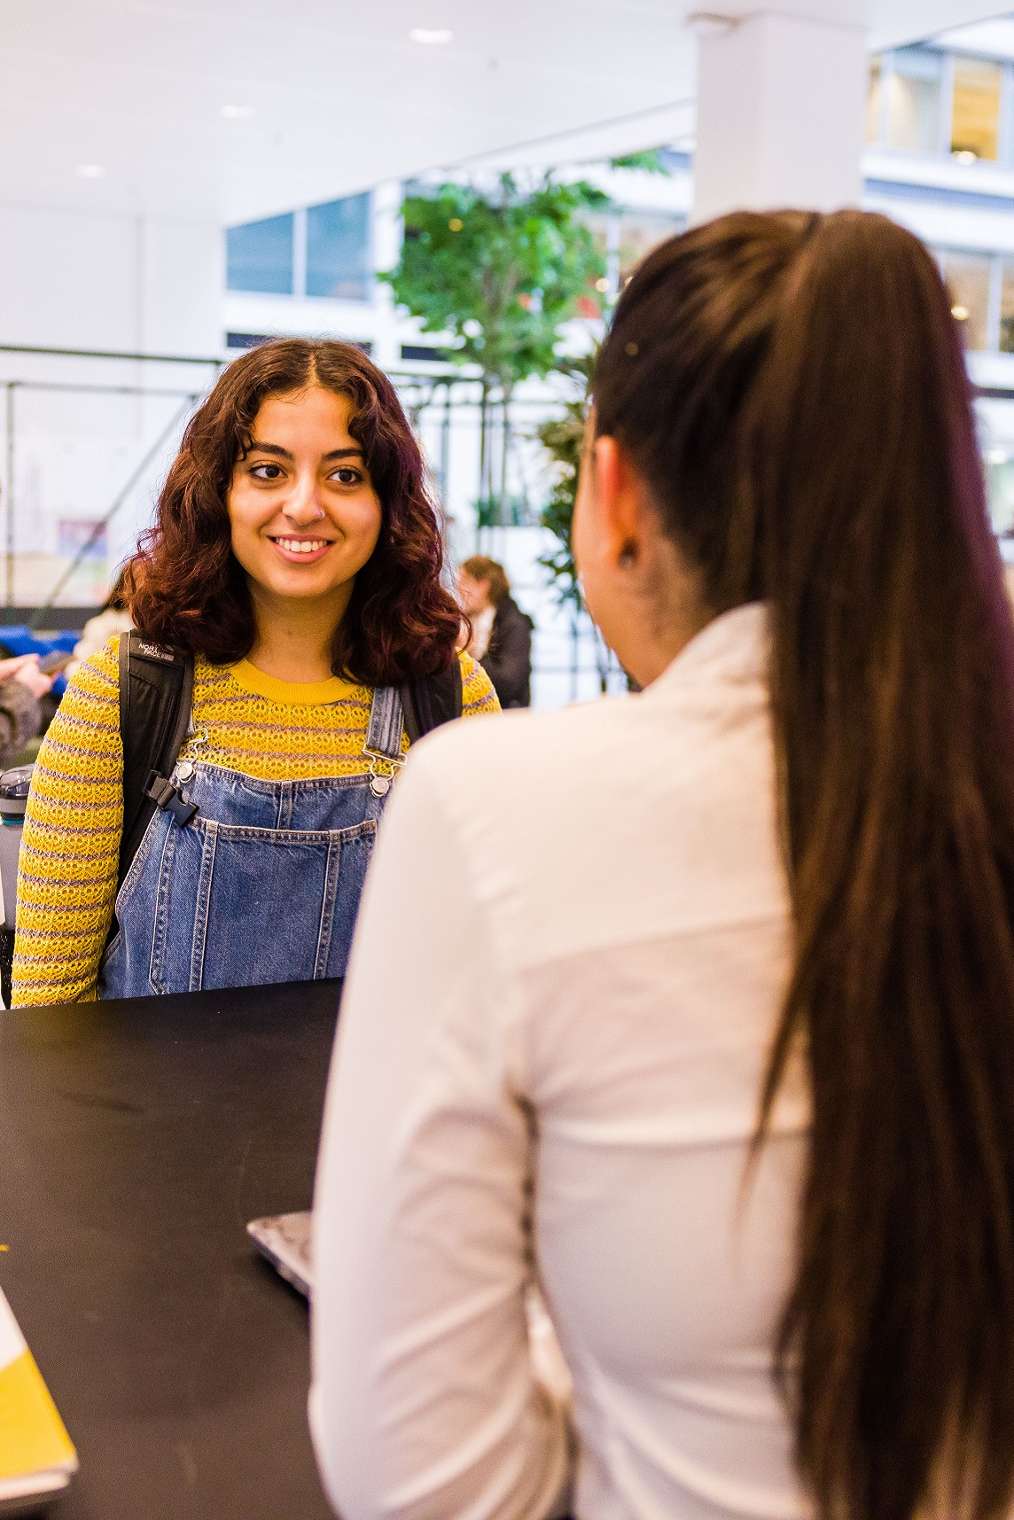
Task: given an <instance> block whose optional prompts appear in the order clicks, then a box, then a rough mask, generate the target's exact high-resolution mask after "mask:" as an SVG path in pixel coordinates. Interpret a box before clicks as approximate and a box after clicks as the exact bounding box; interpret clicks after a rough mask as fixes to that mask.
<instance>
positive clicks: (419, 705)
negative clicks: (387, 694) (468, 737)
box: [399, 655, 462, 744]
mask: <svg viewBox="0 0 1014 1520" xmlns="http://www.w3.org/2000/svg"><path fill="white" fill-rule="evenodd" d="M399 695H400V697H401V707H402V712H403V713H404V715H405V730H406V732H407V734H408V742H409V743H410V744H414V743H415V742H416V740H417V739H421V738H422V736H423V734H428V733H431V732H432V731H433V729H435V728H440V726H441V725H442V724H444V723H453V721H454V719H455V718H460V717H461V704H462V692H461V661H460V660H459V659H458V657H457V655H455V656H454V659H453V660H452V661H451V663H450V664H449V665H448V666H447V668H446V669H445V670H439V671H437V673H436V675H434V676H420V677H418V678H417V679H416V680H415V681H408V682H406V684H405V685H404V686H402V687H401V688H400V691H399Z"/></svg>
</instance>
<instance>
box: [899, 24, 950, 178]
mask: <svg viewBox="0 0 1014 1520" xmlns="http://www.w3.org/2000/svg"><path fill="white" fill-rule="evenodd" d="M893 62H894V68H893V71H892V74H891V77H890V81H889V87H888V98H887V142H888V146H889V147H891V148H901V149H902V150H903V151H905V152H908V153H936V152H938V151H939V149H940V111H941V102H942V98H943V96H942V86H941V80H942V75H943V59H942V57H941V55H940V54H939V53H933V52H930V51H929V49H927V48H914V47H913V48H900V49H899V50H898V52H896V53H895V54H894V58H893Z"/></svg>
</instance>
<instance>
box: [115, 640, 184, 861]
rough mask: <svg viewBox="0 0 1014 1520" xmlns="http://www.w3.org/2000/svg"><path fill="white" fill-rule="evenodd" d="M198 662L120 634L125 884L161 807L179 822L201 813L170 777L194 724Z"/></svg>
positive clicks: (122, 853) (150, 642)
mask: <svg viewBox="0 0 1014 1520" xmlns="http://www.w3.org/2000/svg"><path fill="white" fill-rule="evenodd" d="M193 689H194V662H193V660H192V658H190V656H188V655H184V654H181V653H180V652H179V651H178V650H174V649H167V648H166V647H165V645H163V644H156V643H154V642H153V641H152V640H151V639H147V638H145V637H144V636H143V635H142V634H139V633H135V632H130V633H124V634H121V635H120V737H121V739H122V741H123V835H122V839H121V844H120V873H119V880H120V881H121V882H122V881H123V878H124V877H125V876H126V874H127V872H128V871H129V869H130V863H131V861H132V860H133V858H134V856H135V855H136V854H137V851H138V847H139V845H140V843H141V840H142V839H143V838H144V833H145V830H146V829H147V827H148V824H149V823H150V822H151V818H152V814H153V813H154V812H155V809H156V808H157V807H169V808H171V809H172V811H173V812H174V813H175V814H176V816H177V818H178V821H179V822H180V823H186V822H189V820H190V819H191V818H192V817H193V816H194V813H195V812H196V811H197V809H196V808H194V807H193V806H191V805H190V804H186V803H183V802H182V800H181V799H180V798H179V797H178V795H177V793H176V788H175V787H174V786H173V785H172V782H171V781H170V780H169V777H170V776H171V775H172V769H173V766H174V765H175V764H176V756H177V755H178V754H179V752H180V750H181V749H182V748H183V744H184V742H185V740H186V737H187V730H188V729H189V727H190V708H191V701H192V697H193Z"/></svg>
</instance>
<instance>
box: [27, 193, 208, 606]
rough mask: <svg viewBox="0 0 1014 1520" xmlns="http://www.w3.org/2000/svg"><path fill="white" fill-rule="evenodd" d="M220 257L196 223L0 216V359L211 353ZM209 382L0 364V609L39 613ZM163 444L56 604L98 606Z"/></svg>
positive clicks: (43, 212) (191, 375) (180, 374)
mask: <svg viewBox="0 0 1014 1520" xmlns="http://www.w3.org/2000/svg"><path fill="white" fill-rule="evenodd" d="M222 245H223V238H222V232H221V229H220V228H219V227H218V226H216V225H214V224H212V223H208V222H187V221H183V220H177V219H169V218H157V217H132V216H118V215H106V214H84V213H79V212H75V211H67V210H53V209H45V208H41V209H40V208H28V207H21V206H9V205H0V344H11V345H27V346H32V347H45V348H61V349H88V350H101V351H119V352H126V353H132V354H151V353H156V354H184V355H191V354H192V355H195V356H204V355H209V356H210V355H215V354H218V353H220V352H221V349H222V290H223V285H224V269H223V246H222ZM214 374H215V369H214V367H213V366H212V365H209V364H188V365H176V364H149V363H139V362H126V361H119V360H115V361H114V360H108V359H83V358H55V357H52V356H46V355H34V354H11V353H4V352H2V351H0V441H2V452H0V547H2V548H3V549H4V550H6V549H7V548H8V547H13V548H14V550H15V551H16V553H17V556H18V560H17V565H16V569H15V572H14V574H13V576H11V577H9V576H8V574H7V573H6V555H4V556H3V572H4V573H3V574H0V601H2V600H9V601H12V602H15V603H36V602H38V601H40V600H45V599H47V598H48V595H49V593H50V591H51V590H52V589H53V588H54V587H55V585H56V582H57V581H58V579H59V578H60V576H61V574H62V572H63V570H64V569H65V568H66V567H67V565H68V564H69V562H70V560H71V559H72V558H73V555H74V551H75V547H76V546H77V545H78V544H79V543H80V542H81V540H82V537H83V536H84V535H85V534H87V532H88V525H90V524H92V523H94V522H95V521H97V520H98V519H99V518H101V517H103V516H104V515H105V514H106V512H107V510H108V509H109V507H110V506H111V504H112V503H113V502H114V500H116V498H117V497H118V496H119V495H120V494H121V492H123V490H124V488H125V487H126V486H127V485H128V483H129V482H130V481H131V478H132V477H133V476H134V475H135V474H138V471H139V467H140V466H141V465H142V463H143V462H144V461H145V458H146V456H147V455H148V454H149V453H151V452H152V448H153V445H155V444H156V443H157V441H158V440H159V438H160V436H161V435H162V434H163V433H165V432H166V429H167V427H168V426H169V424H170V423H171V422H172V420H173V418H174V417H175V416H176V415H177V414H178V413H180V412H181V410H182V409H184V408H185V407H186V405H187V401H186V398H187V396H188V395H193V394H197V393H200V392H202V391H203V390H204V389H205V388H206V386H207V384H208V383H209V381H211V380H212V379H213V378H214ZM12 382H14V384H13V388H12V385H11V383H12ZM162 392H164V393H165V394H156V393H162ZM12 413H13V416H14V428H13V477H12V478H11V479H8V478H7V477H8V475H9V474H10V460H11V457H12V451H11V447H10V439H9V437H8V419H9V418H10V416H11V415H12ZM178 431H179V429H178V427H175V428H170V430H169V432H168V434H167V436H166V437H165V440H164V443H163V444H162V446H161V447H158V448H156V449H155V450H154V452H153V453H152V457H151V458H150V460H148V462H147V464H145V465H144V468H143V469H140V473H139V474H138V478H137V480H136V482H135V483H134V484H133V486H132V487H131V489H130V490H129V492H128V493H127V497H126V499H125V501H124V503H123V505H122V506H121V508H120V509H119V510H118V512H117V513H116V515H115V517H114V519H113V520H112V522H111V523H110V525H109V529H108V531H107V532H106V533H105V535H104V539H103V544H104V547H103V548H102V549H101V552H99V553H97V554H92V555H91V556H90V557H89V560H88V562H87V563H86V564H85V565H84V566H83V567H82V569H81V570H80V571H79V572H78V573H77V574H76V575H75V578H74V581H73V583H72V584H71V586H70V587H68V591H67V594H65V595H64V596H63V597H62V598H61V600H63V601H82V602H88V601H92V600H94V599H95V598H96V597H97V596H99V595H101V594H104V584H105V581H106V576H107V572H108V570H109V569H110V568H111V567H112V566H113V565H115V564H116V562H117V561H118V560H119V559H121V558H122V557H123V555H124V554H125V553H127V552H129V550H130V549H131V548H132V547H133V544H134V542H135V541H136V537H137V534H138V532H139V531H140V530H141V529H142V528H143V527H145V526H146V525H147V523H148V521H149V520H150V516H151V507H152V502H153V499H154V495H155V492H156V491H157V489H158V484H159V480H160V478H161V475H162V474H163V472H164V470H165V467H166V464H167V462H168V459H169V457H171V452H172V449H173V447H174V445H175V442H176V439H177V437H178Z"/></svg>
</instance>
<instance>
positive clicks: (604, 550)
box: [592, 434, 652, 565]
mask: <svg viewBox="0 0 1014 1520" xmlns="http://www.w3.org/2000/svg"><path fill="white" fill-rule="evenodd" d="M592 467H593V470H594V473H595V506H596V518H597V521H596V530H597V533H596V536H597V538H598V543H599V549H600V553H601V557H602V559H604V560H605V561H607V562H608V563H611V564H614V565H618V564H620V563H621V562H626V563H631V562H632V560H636V559H637V558H639V557H640V555H641V553H642V552H643V549H644V540H645V534H646V532H647V531H648V530H649V529H650V527H651V525H652V523H651V509H650V504H649V501H648V492H647V487H646V486H645V484H644V481H643V480H642V478H641V476H640V475H639V473H638V472H637V470H636V469H635V468H634V466H633V463H632V461H631V459H630V455H629V454H628V453H627V451H626V449H625V448H624V447H623V444H622V443H620V441H619V439H617V438H613V437H610V436H609V434H603V435H602V436H601V437H599V438H596V439H595V441H594V442H593V444H592Z"/></svg>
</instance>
